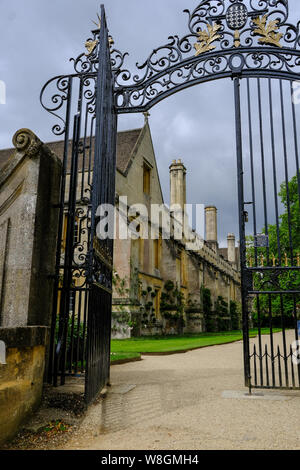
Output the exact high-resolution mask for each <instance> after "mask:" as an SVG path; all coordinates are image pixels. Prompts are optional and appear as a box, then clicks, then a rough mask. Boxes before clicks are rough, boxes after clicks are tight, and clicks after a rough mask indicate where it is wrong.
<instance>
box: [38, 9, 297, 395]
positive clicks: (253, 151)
mask: <svg viewBox="0 0 300 470" xmlns="http://www.w3.org/2000/svg"><path fill="white" fill-rule="evenodd" d="M185 12H186V13H187V15H188V32H187V34H186V35H185V36H183V37H181V38H180V37H179V36H177V35H175V36H170V37H169V41H168V42H167V43H166V44H164V45H162V46H160V47H158V48H156V49H154V50H153V52H152V53H151V54H150V56H149V57H148V59H147V60H146V61H145V62H144V63H143V64H142V65H138V66H137V67H138V71H137V72H134V73H132V72H131V71H130V70H129V69H126V68H124V62H125V58H126V55H127V54H126V53H125V54H123V53H122V52H120V51H119V50H117V49H114V48H113V46H112V44H113V41H112V39H111V38H110V37H109V36H108V30H107V26H106V20H105V12H104V7H103V6H102V7H101V18H99V25H98V26H97V29H95V30H94V31H93V32H92V33H93V36H92V37H91V38H90V39H89V40H88V41H87V42H86V48H87V53H86V54H81V55H80V56H79V57H78V58H77V59H76V60H74V68H75V73H74V74H73V75H64V76H59V77H56V78H54V79H52V80H50V81H49V82H48V83H47V84H46V85H45V87H44V89H43V91H42V97H41V99H42V104H43V106H44V108H45V109H47V110H48V111H49V112H51V113H52V114H53V115H54V116H56V117H57V118H58V119H59V121H58V122H60V123H57V124H56V125H55V126H54V127H53V132H54V134H55V135H57V136H59V135H64V158H63V167H64V176H63V183H62V190H61V207H60V226H59V236H58V238H59V243H58V249H57V264H56V273H55V283H56V284H55V299H54V310H53V321H52V332H51V350H50V361H49V380H50V381H51V382H53V383H54V384H55V385H56V384H57V383H58V378H59V377H60V381H61V383H62V384H63V383H64V381H65V376H66V374H75V375H76V374H78V373H86V374H85V381H86V400H87V401H90V400H91V399H92V398H93V397H94V396H95V394H96V393H97V392H98V390H99V388H100V387H101V386H103V385H104V383H105V382H106V381H107V380H108V377H109V351H110V347H109V343H110V321H111V318H110V317H111V280H112V261H113V260H112V256H113V241H112V240H101V237H100V238H98V236H97V234H96V225H97V221H98V220H97V216H96V210H97V207H98V206H99V204H101V203H108V202H109V203H111V204H113V202H114V190H115V188H114V179H115V154H116V149H115V145H116V132H117V124H116V123H117V119H116V115H117V114H122V113H137V112H146V111H148V110H149V109H150V108H151V107H152V106H154V105H155V104H156V103H158V102H160V101H161V100H163V99H165V98H167V97H168V96H170V95H172V94H174V93H176V92H178V91H181V90H183V89H186V88H188V87H191V86H194V85H197V84H200V83H203V82H207V81H212V80H216V79H221V78H222V79H223V78H229V79H232V80H233V83H234V92H235V93H234V96H235V111H236V144H237V164H238V191H239V193H238V199H239V223H240V243H241V282H242V304H243V331H244V363H245V382H246V385H247V386H249V387H250V388H251V387H271V388H277V387H284V388H299V387H300V382H299V379H300V370H299V361H298V359H299V358H298V357H297V340H298V322H299V316H300V315H299V309H300V306H299V295H300V289H299V285H300V279H299V269H300V254H299V253H300V240H299V232H300V222H299V200H300V174H299V155H298V152H299V142H298V138H297V135H298V134H297V118H296V114H297V113H296V106H295V101H294V100H293V99H292V93H293V83H294V82H295V81H297V80H298V79H299V77H300V24H299V23H298V24H297V26H296V25H293V24H292V23H290V22H289V20H288V16H289V7H288V0H259V1H258V0H217V1H216V0H202V1H201V2H200V4H199V5H198V6H197V7H196V8H195V9H194V10H193V11H191V12H190V11H188V10H185ZM52 86H54V87H55V91H54V92H53V94H50V105H49V104H46V103H48V101H47V94H48V93H49V90H51V87H52ZM243 87H244V88H243ZM275 87H277V89H276V90H275ZM287 88H288V91H287ZM243 90H244V91H243ZM274 90H275V91H274ZM291 99H292V100H291ZM276 100H277V101H276ZM275 102H276V103H275ZM287 107H289V110H288V109H287ZM266 110H267V111H266ZM72 117H73V118H72ZM276 118H277V121H278V120H279V121H278V122H279V126H280V129H281V130H279V128H278V122H277V123H276ZM72 119H73V122H72ZM246 129H247V132H246V131H245V130H246ZM71 132H72V134H73V138H72V140H69V139H70V134H71ZM280 142H281V143H280ZM291 162H293V163H291ZM249 227H251V230H250V228H249ZM250 326H255V327H256V328H257V329H258V339H257V340H255V341H254V340H252V339H250V338H249V327H250ZM277 331H279V335H275V334H276V332H277ZM264 333H267V335H264ZM278 338H280V339H278Z"/></svg>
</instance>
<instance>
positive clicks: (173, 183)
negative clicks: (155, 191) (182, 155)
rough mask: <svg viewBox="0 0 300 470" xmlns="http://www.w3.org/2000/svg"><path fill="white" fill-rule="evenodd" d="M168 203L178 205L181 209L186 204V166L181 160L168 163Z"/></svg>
mask: <svg viewBox="0 0 300 470" xmlns="http://www.w3.org/2000/svg"><path fill="white" fill-rule="evenodd" d="M170 190H171V194H170V204H171V206H172V205H174V204H177V205H179V206H180V207H181V208H182V210H184V206H185V204H186V168H185V166H184V164H183V163H182V161H181V160H178V161H176V160H173V162H172V164H171V165H170Z"/></svg>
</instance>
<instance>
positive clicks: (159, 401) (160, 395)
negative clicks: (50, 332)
mask: <svg viewBox="0 0 300 470" xmlns="http://www.w3.org/2000/svg"><path fill="white" fill-rule="evenodd" d="M254 341H257V340H252V341H251V342H252V343H253V342H254ZM143 359H144V360H143V361H141V362H135V363H130V364H126V365H121V366H114V367H112V374H111V382H112V387H111V388H110V389H109V393H108V395H107V398H106V399H105V400H103V401H102V402H100V403H98V404H97V405H94V406H93V407H91V408H90V410H89V412H88V414H87V416H86V417H85V419H84V420H83V422H82V424H81V427H80V429H79V431H78V432H77V433H75V435H74V436H73V437H72V438H71V440H70V441H69V442H68V444H67V445H65V447H64V448H65V449H102V450H103V449H106V450H114V449H118V450H125V449H126V450H130V449H133V450H138V449H142V450H144V449H146V450H155V449H156V450H159V449H164V450H175V449H178V450H189V449H196V450H201V449H300V392H299V391H292V392H289V391H285V392H283V391H281V392H280V391H266V392H264V393H263V395H264V396H257V395H256V398H247V397H245V396H244V393H245V392H247V390H246V389H245V388H244V387H243V364H242V342H238V343H234V344H228V345H223V346H213V347H209V348H204V349H200V350H196V351H191V352H188V353H186V354H177V355H172V356H150V357H149V356H148V357H144V358H143ZM225 391H227V393H226V394H225V396H229V397H233V398H224V392H225ZM228 391H235V392H238V393H235V394H232V393H231V392H230V393H228ZM255 393H258V392H255Z"/></svg>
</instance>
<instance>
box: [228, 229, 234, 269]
mask: <svg viewBox="0 0 300 470" xmlns="http://www.w3.org/2000/svg"><path fill="white" fill-rule="evenodd" d="M227 252H228V254H227V258H228V261H229V262H230V263H234V264H236V252H235V235H234V234H233V233H229V234H228V236H227Z"/></svg>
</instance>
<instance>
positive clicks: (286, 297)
mask: <svg viewBox="0 0 300 470" xmlns="http://www.w3.org/2000/svg"><path fill="white" fill-rule="evenodd" d="M299 182H300V175H299V179H298V177H297V175H295V176H294V177H293V178H292V179H291V180H290V181H289V183H288V186H287V185H286V183H285V182H284V183H282V184H281V186H280V192H279V194H278V195H279V197H280V199H281V203H282V205H283V207H284V212H283V213H282V214H281V215H280V216H279V223H278V226H277V224H275V225H269V226H268V235H269V249H268V253H267V251H266V248H257V249H256V255H257V258H258V265H264V266H265V265H266V262H267V254H268V255H269V264H268V265H269V266H271V267H272V266H274V267H288V266H290V267H291V266H299V260H300V258H299V254H300V211H299V184H298V183H299ZM263 232H265V230H263ZM252 240H253V238H252V239H251V238H250V237H248V242H250V243H249V245H250V244H251V242H252ZM247 251H248V259H251V260H252V262H253V260H254V258H255V249H254V247H253V243H252V246H248V249H247ZM253 282H254V289H255V290H267V291H272V290H273V291H278V290H283V291H285V290H297V289H299V286H300V272H298V271H296V270H290V271H289V270H286V271H283V270H274V271H272V272H270V273H268V272H267V273H266V272H264V273H255V274H254V276H253ZM298 303H299V295H298V294H295V295H294V294H292V295H291V294H282V295H280V294H274V295H261V296H259V297H257V298H256V299H255V301H254V303H253V310H254V311H253V320H254V322H255V323H256V324H257V323H258V314H259V312H260V324H261V326H267V325H269V323H270V322H269V319H270V313H272V323H273V326H282V314H283V313H284V317H285V326H293V324H294V313H295V310H296V308H297V304H298Z"/></svg>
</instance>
